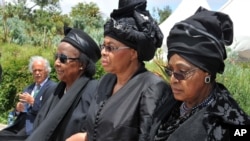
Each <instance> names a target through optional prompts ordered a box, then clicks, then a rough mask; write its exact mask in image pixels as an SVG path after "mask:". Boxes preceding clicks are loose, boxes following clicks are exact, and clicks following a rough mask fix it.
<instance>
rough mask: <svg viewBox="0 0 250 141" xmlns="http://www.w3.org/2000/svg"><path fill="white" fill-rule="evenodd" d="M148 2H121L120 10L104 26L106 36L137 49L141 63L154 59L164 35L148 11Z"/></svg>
mask: <svg viewBox="0 0 250 141" xmlns="http://www.w3.org/2000/svg"><path fill="white" fill-rule="evenodd" d="M146 4H147V1H146V0H120V1H119V8H118V9H115V10H113V12H112V13H111V14H110V17H111V18H110V20H108V21H107V23H106V24H105V25H104V36H109V37H112V38H114V39H116V40H118V41H120V42H122V43H123V44H125V45H127V46H128V47H131V48H133V49H135V50H136V51H137V53H138V59H139V60H140V61H148V60H151V59H152V58H153V57H154V54H155V51H156V49H157V48H158V47H161V44H162V40H163V34H162V32H161V30H160V28H159V26H158V25H157V23H156V22H155V21H154V19H153V18H152V17H151V15H150V13H149V12H148V11H147V10H146Z"/></svg>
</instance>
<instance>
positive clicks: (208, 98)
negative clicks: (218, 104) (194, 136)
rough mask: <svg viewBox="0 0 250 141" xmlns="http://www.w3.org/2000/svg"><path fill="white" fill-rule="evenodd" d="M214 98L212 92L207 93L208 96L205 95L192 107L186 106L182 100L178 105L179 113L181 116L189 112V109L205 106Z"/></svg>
mask: <svg viewBox="0 0 250 141" xmlns="http://www.w3.org/2000/svg"><path fill="white" fill-rule="evenodd" d="M213 100H214V97H213V95H212V94H210V95H209V97H207V98H206V99H205V100H203V101H202V102H201V103H200V104H198V105H196V106H195V107H193V108H188V107H187V106H186V104H185V102H183V103H182V104H181V106H180V115H181V116H183V115H185V114H186V113H189V112H190V111H193V110H195V109H197V108H203V107H206V106H207V105H209V104H210V103H211V102H212V101H213Z"/></svg>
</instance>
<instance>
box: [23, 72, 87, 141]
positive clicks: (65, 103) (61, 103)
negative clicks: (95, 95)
mask: <svg viewBox="0 0 250 141" xmlns="http://www.w3.org/2000/svg"><path fill="white" fill-rule="evenodd" d="M88 81H89V78H87V77H81V78H79V79H77V80H76V81H75V82H74V83H73V85H72V86H71V87H70V89H69V90H68V91H67V92H66V93H65V95H64V89H65V83H63V82H60V83H59V85H58V87H57V88H56V91H55V93H54V95H53V96H51V97H50V99H48V101H47V102H46V105H45V106H44V107H43V108H42V109H41V110H40V112H39V113H38V116H37V118H36V121H35V123H34V131H33V133H32V134H31V135H30V136H29V137H28V139H27V141H34V140H35V141H49V140H53V141H54V139H52V136H56V135H55V134H54V133H55V130H56V129H57V128H58V127H60V126H61V125H60V124H62V123H61V122H62V120H64V118H65V117H66V115H67V114H68V111H69V110H70V108H72V105H74V103H75V102H76V99H77V97H78V95H82V93H83V92H82V91H83V90H84V89H85V86H86V85H87V83H88ZM64 122H65V121H64ZM62 128H63V129H61V133H62V131H65V130H66V129H65V127H62Z"/></svg>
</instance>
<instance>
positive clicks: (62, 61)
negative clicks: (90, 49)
mask: <svg viewBox="0 0 250 141" xmlns="http://www.w3.org/2000/svg"><path fill="white" fill-rule="evenodd" d="M58 58H59V61H60V62H61V63H63V64H65V63H66V62H67V60H79V58H70V57H68V56H66V55H64V54H55V60H57V59H58Z"/></svg>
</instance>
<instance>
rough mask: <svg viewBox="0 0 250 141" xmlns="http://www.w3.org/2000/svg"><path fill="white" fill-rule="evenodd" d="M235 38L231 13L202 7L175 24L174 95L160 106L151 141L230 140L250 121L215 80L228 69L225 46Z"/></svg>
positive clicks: (171, 42)
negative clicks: (225, 62) (229, 14)
mask: <svg viewBox="0 0 250 141" xmlns="http://www.w3.org/2000/svg"><path fill="white" fill-rule="evenodd" d="M232 39H233V23H232V21H231V19H230V18H229V16H228V15H226V14H224V13H220V12H215V11H208V10H206V9H204V8H202V7H200V8H199V9H198V10H197V12H196V13H195V14H194V15H193V16H191V17H189V18H187V19H186V20H184V21H181V22H178V23H176V24H175V25H174V27H173V28H172V29H171V31H170V34H169V36H168V38H167V45H168V66H167V68H166V72H167V74H168V75H169V76H170V85H171V88H172V92H173V97H172V102H170V101H167V102H166V103H165V104H164V105H162V106H161V107H160V108H159V109H161V110H162V112H161V113H160V114H158V115H156V116H155V120H154V125H153V127H152V130H151V141H182V140H185V141H215V140H216V141H219V140H220V141H221V140H230V135H231V136H233V133H234V131H235V130H233V129H235V128H237V127H238V128H240V126H239V125H241V127H242V126H243V125H250V118H249V117H248V116H247V115H246V114H245V113H244V112H243V110H242V109H241V108H240V107H239V106H238V104H237V102H236V101H235V100H234V99H233V98H232V97H231V96H230V93H229V91H228V90H227V89H226V88H225V87H224V86H223V85H222V84H219V83H217V82H216V81H215V78H216V73H223V71H224V67H225V64H224V60H225V59H226V57H227V56H226V50H225V45H230V44H231V43H232ZM166 107H168V108H166ZM231 140H232V138H231ZM240 140H241V139H240Z"/></svg>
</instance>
